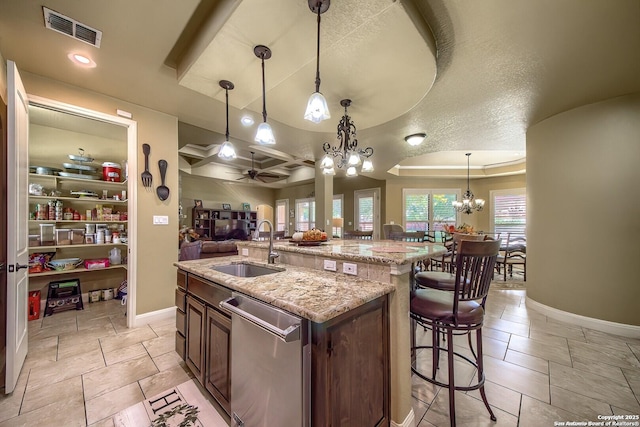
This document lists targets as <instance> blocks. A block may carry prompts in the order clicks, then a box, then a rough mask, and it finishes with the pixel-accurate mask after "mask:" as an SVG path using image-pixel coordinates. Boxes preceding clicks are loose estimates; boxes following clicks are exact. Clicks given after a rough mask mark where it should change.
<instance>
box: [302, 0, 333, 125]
mask: <svg viewBox="0 0 640 427" xmlns="http://www.w3.org/2000/svg"><path fill="white" fill-rule="evenodd" d="M330 4H331V2H330V0H309V9H311V11H312V12H313V13H317V14H318V38H317V41H318V43H317V46H316V91H315V92H314V93H312V94H311V96H310V97H309V101H308V102H307V110H306V111H305V113H304V118H305V120H309V121H311V122H313V123H320V122H321V121H323V120H326V119H330V118H331V114H330V113H329V106H328V105H327V100H326V99H325V98H324V95H322V93H320V15H321V14H322V13H324V12H326V11H327V10H328V9H329V5H330Z"/></svg>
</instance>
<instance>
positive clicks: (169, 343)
mask: <svg viewBox="0 0 640 427" xmlns="http://www.w3.org/2000/svg"><path fill="white" fill-rule="evenodd" d="M142 345H144V347H145V348H146V349H147V352H148V353H149V355H150V356H151V357H156V356H160V355H161V354H164V353H168V352H170V351H174V350H175V349H176V336H175V330H174V331H173V334H171V335H161V336H159V337H157V338H153V339H150V340H149V341H143V342H142Z"/></svg>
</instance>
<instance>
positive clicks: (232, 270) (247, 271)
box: [211, 262, 284, 277]
mask: <svg viewBox="0 0 640 427" xmlns="http://www.w3.org/2000/svg"><path fill="white" fill-rule="evenodd" d="M211 268H212V269H214V270H216V271H219V272H221V273H225V274H231V275H232V276H237V277H258V276H264V275H265V274H273V273H280V272H281V271H284V269H279V268H271V267H263V266H261V265H254V264H248V263H244V262H239V263H235V264H226V265H216V266H215V267H211Z"/></svg>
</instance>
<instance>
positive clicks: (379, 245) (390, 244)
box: [237, 239, 447, 265]
mask: <svg viewBox="0 0 640 427" xmlns="http://www.w3.org/2000/svg"><path fill="white" fill-rule="evenodd" d="M237 245H238V246H239V247H242V246H245V247H258V248H266V247H268V245H269V242H267V241H239V242H237ZM273 247H274V249H275V250H276V251H288V252H297V253H302V254H309V255H320V256H324V257H328V258H337V259H343V260H349V261H360V262H372V263H378V264H397V265H402V264H409V263H412V262H415V261H420V260H423V259H427V258H432V257H434V256H438V255H442V254H443V253H446V252H447V248H445V247H444V246H442V245H438V244H434V243H418V242H415V243H414V242H399V241H393V240H340V239H335V240H329V241H328V242H323V243H322V244H320V245H319V246H298V245H297V244H296V243H292V242H290V241H289V240H274V241H273Z"/></svg>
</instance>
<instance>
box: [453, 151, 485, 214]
mask: <svg viewBox="0 0 640 427" xmlns="http://www.w3.org/2000/svg"><path fill="white" fill-rule="evenodd" d="M465 156H467V191H466V192H465V193H464V195H463V196H462V201H461V202H458V201H456V200H454V201H453V202H452V204H453V207H454V209H455V210H456V211H458V212H462V213H465V214H467V215H469V214H471V213H473V211H478V212H479V211H481V210H482V209H483V208H484V199H475V200H474V196H473V193H472V192H471V187H470V186H469V157H471V153H467V154H465Z"/></svg>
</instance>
